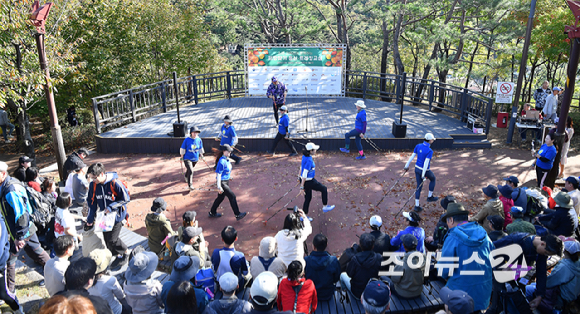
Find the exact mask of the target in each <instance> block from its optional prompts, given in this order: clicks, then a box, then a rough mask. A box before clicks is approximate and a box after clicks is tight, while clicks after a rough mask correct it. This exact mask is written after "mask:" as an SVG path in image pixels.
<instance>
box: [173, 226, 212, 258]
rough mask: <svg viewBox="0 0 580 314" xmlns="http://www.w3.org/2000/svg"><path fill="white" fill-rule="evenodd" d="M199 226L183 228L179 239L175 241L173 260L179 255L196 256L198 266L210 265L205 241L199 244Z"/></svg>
mask: <svg viewBox="0 0 580 314" xmlns="http://www.w3.org/2000/svg"><path fill="white" fill-rule="evenodd" d="M201 235H202V230H201V228H196V227H187V228H185V229H183V235H182V236H181V241H179V242H177V243H176V244H175V247H174V251H175V254H173V256H172V258H173V261H175V259H176V258H178V257H180V256H197V257H198V258H199V263H200V264H199V267H201V268H205V267H211V260H210V258H209V255H208V254H207V247H206V246H205V243H204V244H203V247H202V246H201V245H200V241H199V239H200V236H201Z"/></svg>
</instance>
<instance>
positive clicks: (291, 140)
mask: <svg viewBox="0 0 580 314" xmlns="http://www.w3.org/2000/svg"><path fill="white" fill-rule="evenodd" d="M286 139H288V140H289V141H290V142H293V143H296V144H300V145H302V146H306V144H302V143H300V142H298V141H296V140H293V139H291V138H289V137H287V138H286Z"/></svg>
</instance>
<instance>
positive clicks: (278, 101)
mask: <svg viewBox="0 0 580 314" xmlns="http://www.w3.org/2000/svg"><path fill="white" fill-rule="evenodd" d="M286 94H288V89H287V88H286V85H284V83H282V82H279V81H278V79H277V78H276V77H275V76H274V77H272V84H270V86H268V92H267V93H266V96H268V98H272V100H273V101H274V102H273V103H272V106H273V107H274V118H275V119H276V125H278V110H279V109H280V107H282V106H284V105H285V104H286Z"/></svg>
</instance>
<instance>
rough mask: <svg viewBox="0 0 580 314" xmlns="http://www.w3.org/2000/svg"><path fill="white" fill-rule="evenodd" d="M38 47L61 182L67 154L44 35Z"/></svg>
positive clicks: (63, 178) (38, 34) (40, 35)
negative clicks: (59, 123) (47, 59)
mask: <svg viewBox="0 0 580 314" xmlns="http://www.w3.org/2000/svg"><path fill="white" fill-rule="evenodd" d="M34 37H35V38H36V47H37V48H38V61H39V62H40V69H41V70H42V71H43V72H44V80H45V83H44V93H45V95H46V103H47V105H48V115H49V117H50V131H51V132H52V142H53V145H54V155H55V157H56V164H57V166H58V174H59V176H60V180H61V181H64V180H66V174H65V173H64V160H65V156H66V153H65V151H64V143H63V141H62V133H61V131H60V125H58V115H57V114H56V106H55V105H54V95H53V94H52V86H51V84H50V72H49V70H48V66H47V65H46V53H45V51H44V34H40V33H37V34H35V35H34Z"/></svg>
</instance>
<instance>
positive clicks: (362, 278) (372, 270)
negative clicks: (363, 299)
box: [346, 251, 383, 298]
mask: <svg viewBox="0 0 580 314" xmlns="http://www.w3.org/2000/svg"><path fill="white" fill-rule="evenodd" d="M382 260H383V257H382V256H381V255H380V254H378V253H375V252H373V251H363V252H360V253H357V254H356V255H355V256H353V257H352V259H351V260H350V262H349V263H348V266H347V268H346V274H347V275H348V276H349V277H350V289H351V292H352V294H354V296H355V297H357V298H360V296H361V295H362V293H363V291H364V289H365V287H366V286H367V283H368V282H369V279H371V278H378V277H379V268H380V267H381V261H382Z"/></svg>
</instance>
